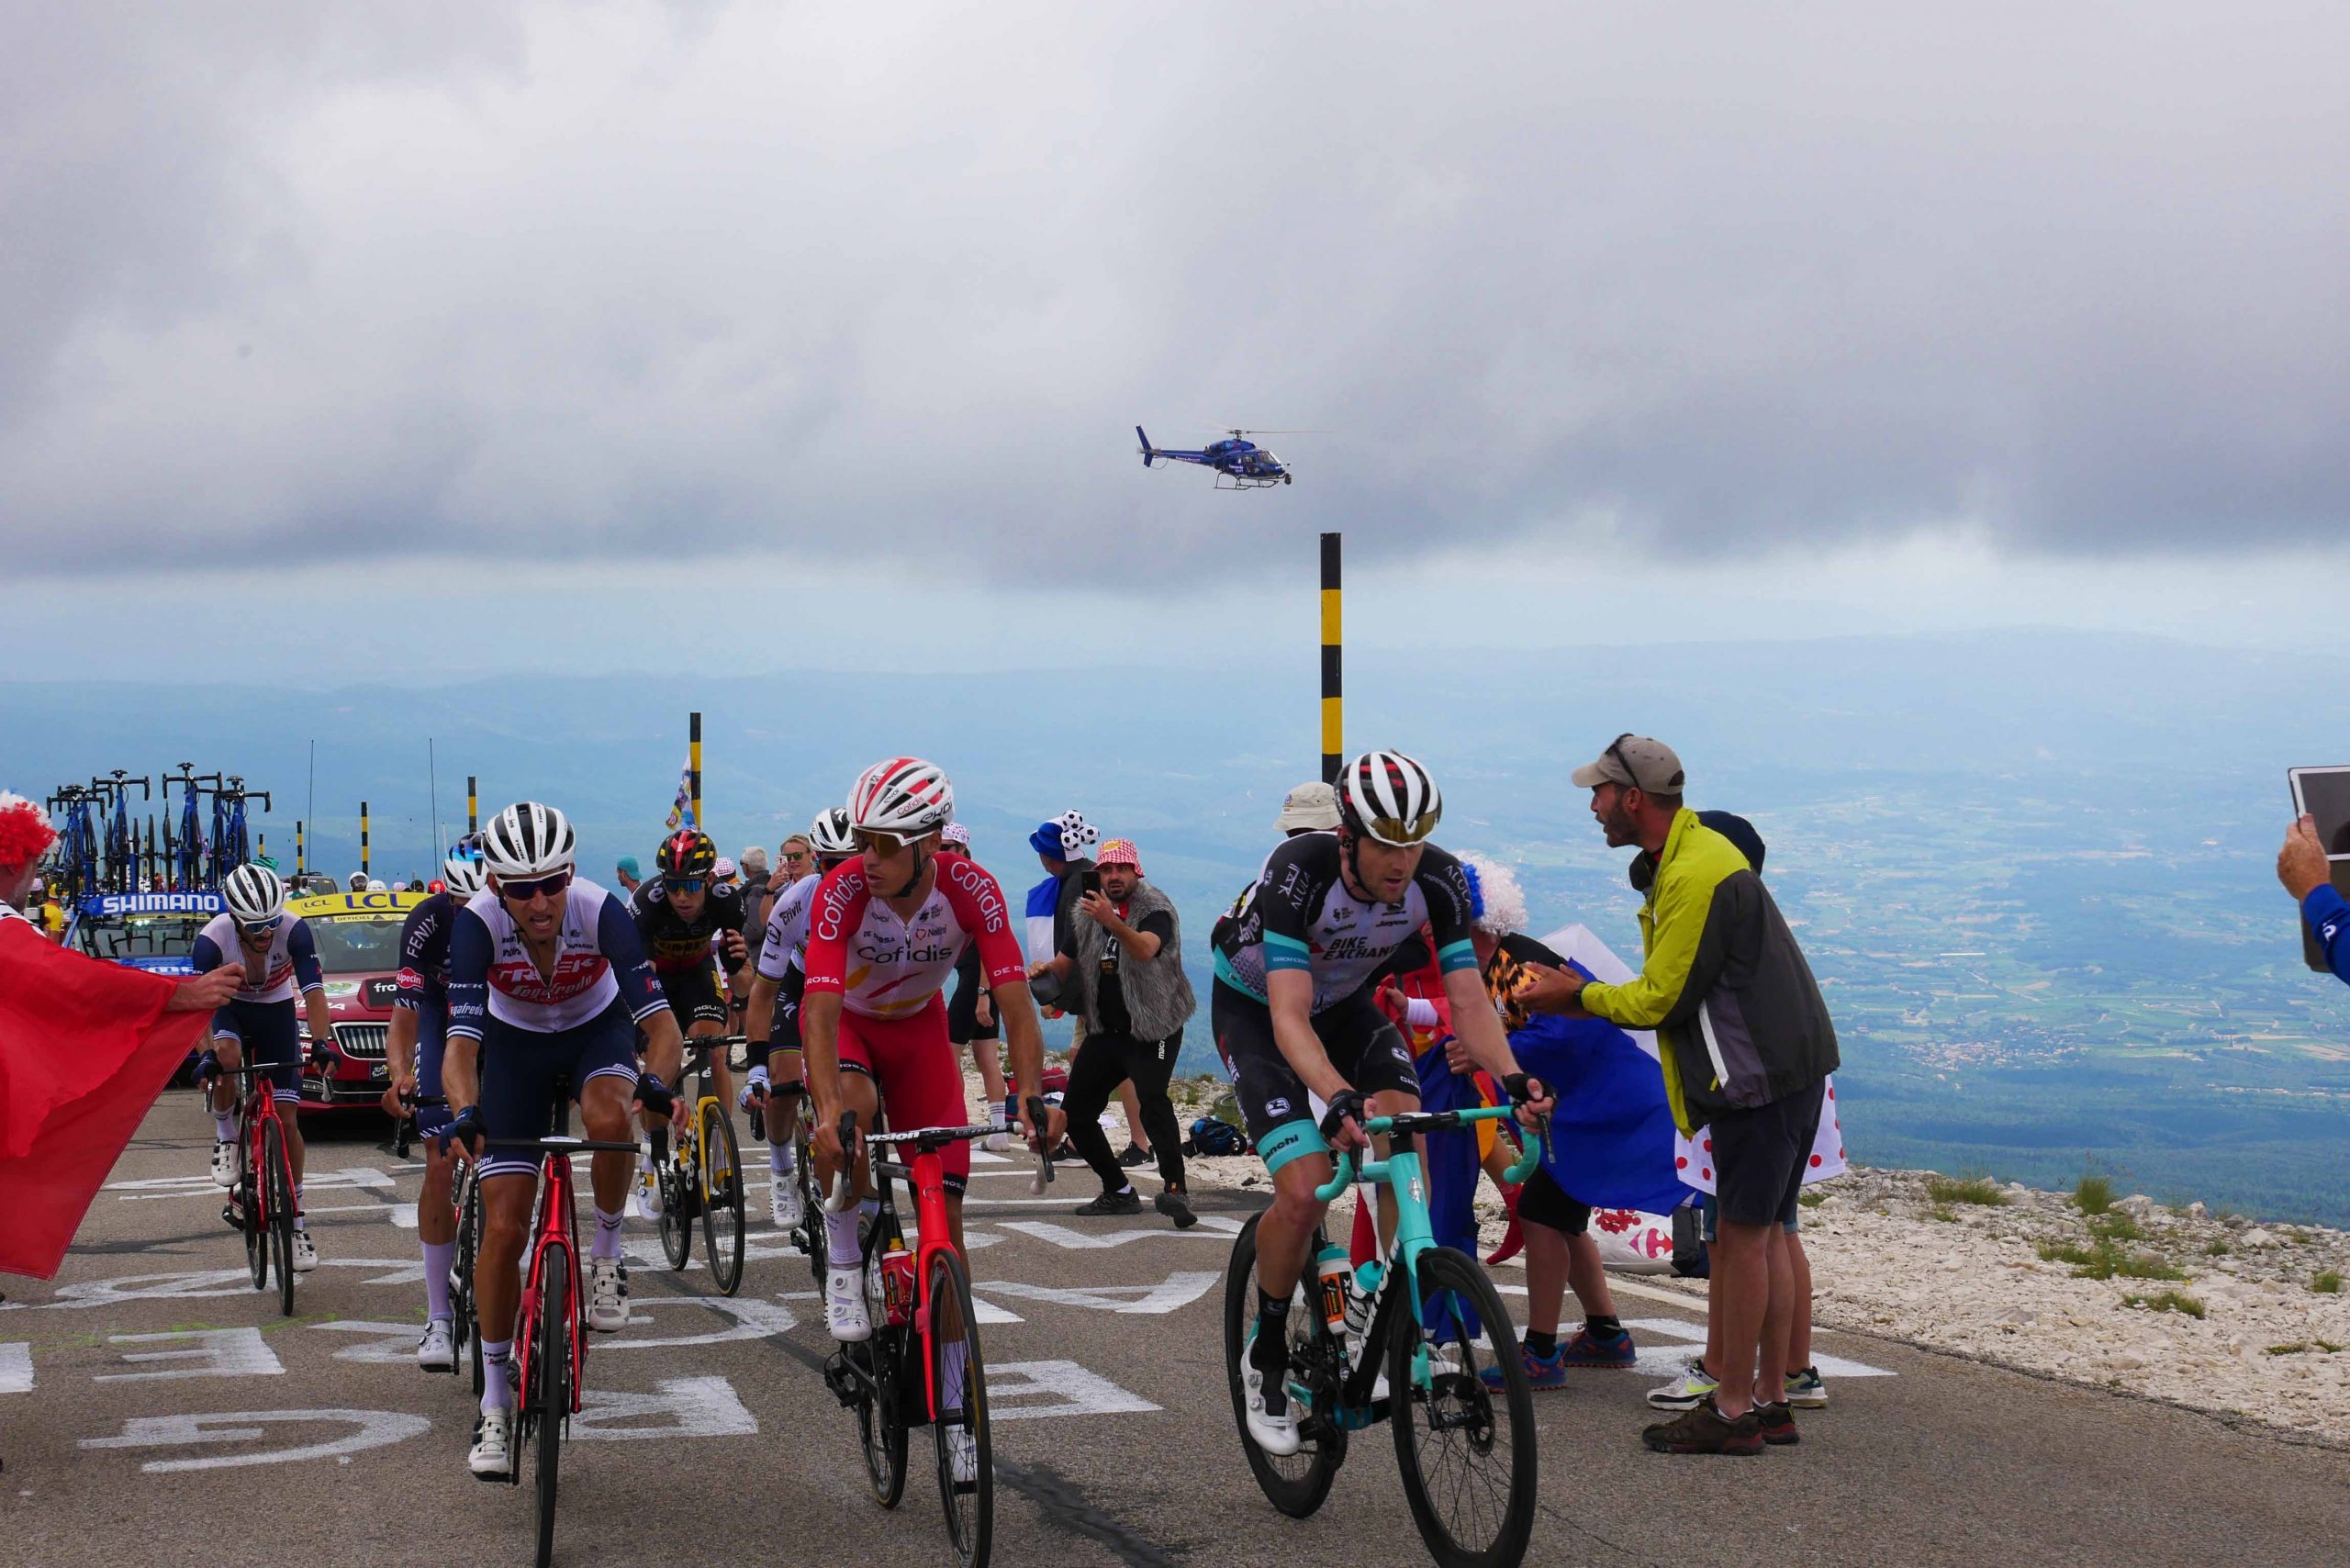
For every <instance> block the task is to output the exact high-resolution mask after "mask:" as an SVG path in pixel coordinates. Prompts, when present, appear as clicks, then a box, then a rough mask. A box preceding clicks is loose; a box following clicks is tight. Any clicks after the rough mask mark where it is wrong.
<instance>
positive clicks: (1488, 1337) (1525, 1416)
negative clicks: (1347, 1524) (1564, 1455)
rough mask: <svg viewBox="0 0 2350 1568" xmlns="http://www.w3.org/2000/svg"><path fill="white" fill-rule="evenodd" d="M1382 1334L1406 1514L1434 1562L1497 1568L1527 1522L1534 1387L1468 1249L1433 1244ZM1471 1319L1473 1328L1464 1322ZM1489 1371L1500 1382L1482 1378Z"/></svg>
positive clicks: (1530, 1522) (1521, 1553) (1523, 1535)
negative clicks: (1412, 1289) (1410, 1292)
mask: <svg viewBox="0 0 2350 1568" xmlns="http://www.w3.org/2000/svg"><path fill="white" fill-rule="evenodd" d="M1413 1273H1414V1276H1415V1280H1416V1285H1417V1289H1418V1293H1419V1302H1420V1314H1419V1319H1418V1321H1417V1322H1414V1321H1413V1320H1412V1319H1411V1318H1410V1317H1409V1316H1405V1314H1404V1311H1403V1310H1401V1309H1402V1307H1403V1306H1404V1303H1402V1302H1398V1303H1397V1304H1396V1305H1397V1307H1398V1311H1397V1312H1396V1314H1395V1319H1394V1322H1393V1325H1392V1330H1391V1332H1390V1333H1389V1334H1388V1337H1387V1384H1388V1387H1389V1389H1390V1390H1391V1391H1392V1393H1391V1397H1390V1402H1389V1410H1390V1413H1389V1417H1388V1419H1389V1422H1390V1424H1391V1425H1392V1426H1393V1428H1394V1429H1395V1462H1396V1465H1397V1467H1398V1468H1399V1469H1401V1470H1402V1471H1403V1473H1404V1498H1405V1499H1406V1500H1407V1501H1408V1502H1409V1503H1410V1504H1411V1506H1412V1522H1413V1523H1414V1524H1416V1525H1417V1526H1418V1527H1419V1530H1420V1539H1421V1540H1424V1541H1426V1542H1427V1548H1428V1551H1429V1552H1430V1553H1431V1554H1432V1555H1433V1556H1434V1557H1435V1558H1436V1560H1437V1562H1438V1563H1439V1564H1441V1565H1442V1568H1503V1565H1504V1564H1516V1562H1519V1561H1520V1560H1521V1559H1523V1558H1524V1557H1525V1555H1526V1545H1527V1540H1528V1539H1529V1538H1530V1537H1531V1536H1532V1534H1533V1532H1534V1468H1535V1466H1534V1460H1535V1455H1534V1394H1533V1391H1532V1390H1531V1389H1530V1388H1529V1387H1527V1382H1526V1365H1525V1362H1524V1361H1522V1360H1520V1358H1519V1356H1518V1352H1517V1336H1516V1334H1515V1333H1514V1332H1513V1331H1512V1330H1511V1328H1510V1322H1509V1314H1508V1312H1507V1311H1506V1310H1505V1308H1504V1307H1503V1305H1502V1298H1501V1296H1500V1294H1498V1293H1496V1292H1495V1291H1494V1285H1493V1282H1492V1281H1491V1280H1488V1279H1487V1278H1486V1277H1485V1271H1484V1270H1483V1269H1482V1268H1480V1267H1478V1265H1477V1260H1475V1259H1473V1258H1472V1257H1470V1256H1468V1255H1467V1254H1466V1253H1463V1252H1458V1251H1455V1250H1453V1249H1451V1248H1449V1247H1432V1248H1430V1249H1427V1251H1425V1252H1423V1253H1421V1254H1420V1256H1419V1260H1418V1261H1417V1262H1416V1264H1415V1265H1414V1266H1413ZM1472 1328H1473V1332H1472ZM1488 1372H1492V1373H1493V1374H1494V1376H1495V1377H1497V1378H1498V1380H1499V1381H1500V1383H1501V1387H1500V1388H1498V1389H1494V1388H1489V1387H1488V1386H1486V1382H1485V1375H1486V1373H1488Z"/></svg>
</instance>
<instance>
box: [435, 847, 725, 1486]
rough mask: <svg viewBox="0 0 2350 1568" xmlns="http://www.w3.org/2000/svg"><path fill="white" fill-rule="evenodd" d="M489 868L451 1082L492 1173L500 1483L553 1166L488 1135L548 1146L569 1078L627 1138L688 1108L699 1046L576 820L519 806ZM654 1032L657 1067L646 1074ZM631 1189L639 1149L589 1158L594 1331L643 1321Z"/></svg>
mask: <svg viewBox="0 0 2350 1568" xmlns="http://www.w3.org/2000/svg"><path fill="white" fill-rule="evenodd" d="M482 861H483V867H484V869H486V870H487V872H488V874H489V886H488V887H487V888H486V889H485V890H482V891H481V892H478V893H476V894H475V895H474V896H473V897H472V898H471V899H469V900H467V901H466V903H465V906H464V909H462V910H460V911H459V912H458V913H457V917H456V921H455V924H453V926H452V927H451V930H450V933H449V1029H448V1035H449V1043H448V1052H447V1055H446V1056H445V1058H443V1059H442V1065H441V1077H442V1083H443V1084H444V1085H445V1086H446V1088H447V1090H448V1097H449V1102H450V1103H451V1104H452V1105H453V1106H455V1107H456V1108H457V1109H456V1114H455V1116H454V1117H453V1119H452V1120H451V1122H450V1124H449V1126H448V1127H447V1128H446V1129H445V1130H444V1131H443V1133H442V1137H450V1138H454V1139H457V1140H459V1141H462V1142H463V1143H464V1145H465V1146H466V1148H468V1149H469V1150H471V1151H472V1153H473V1156H474V1159H475V1160H476V1170H479V1171H480V1172H481V1199H482V1234H481V1240H480V1249H479V1252H478V1254H477V1255H476V1259H475V1262H474V1296H475V1305H476V1312H477V1314H478V1316H479V1317H480V1322H481V1350H482V1362H483V1372H484V1376H483V1379H482V1395H481V1409H482V1413H481V1417H480V1418H479V1419H478V1420H476V1422H475V1424H474V1441H473V1449H472V1450H471V1452H469V1453H468V1454H467V1455H466V1458H465V1467H466V1468H467V1469H468V1470H470V1471H471V1472H472V1473H474V1474H476V1475H477V1476H479V1477H481V1478H482V1479H484V1480H489V1481H495V1480H503V1479H505V1477H506V1476H507V1474H508V1473H509V1470H510V1469H511V1467H512V1464H513V1438H514V1386H513V1384H512V1383H511V1382H509V1378H510V1377H511V1375H512V1359H513V1350H514V1307H515V1302H516V1299H517V1297H518V1296H519V1295H520V1282H519V1280H518V1279H517V1277H516V1269H517V1266H518V1265H519V1264H520V1260H521V1257H522V1248H523V1243H524V1240H525V1234H524V1233H525V1232H526V1231H528V1229H529V1228H530V1222H531V1207H532V1198H533V1196H534V1194H535V1192H536V1189H537V1186H538V1181H537V1177H538V1162H537V1160H536V1159H534V1158H533V1157H532V1156H530V1155H527V1154H524V1153H521V1152H520V1151H519V1150H513V1149H500V1150H498V1151H496V1152H494V1153H491V1154H490V1155H489V1157H488V1158H487V1159H484V1158H483V1149H482V1143H481V1140H482V1139H483V1138H484V1137H498V1138H535V1137H543V1136H545V1134H546V1132H547V1129H548V1126H549V1125H550V1116H549V1113H550V1111H551V1109H552V1103H553V1100H554V1083H555V1081H556V1080H558V1079H564V1080H567V1081H569V1083H570V1085H571V1090H572V1093H573V1095H574V1096H575V1097H576V1099H577V1101H578V1103H579V1121H580V1125H581V1126H582V1127H583V1128H584V1129H585V1130H586V1134H587V1136H588V1137H589V1138H591V1139H599V1140H603V1139H609V1140H612V1141H624V1140H627V1139H629V1138H630V1137H631V1133H630V1130H629V1117H630V1103H631V1101H632V1100H633V1101H634V1102H635V1103H637V1104H640V1105H642V1106H643V1107H644V1109H645V1111H646V1112H647V1113H648V1114H654V1115H659V1114H664V1113H669V1114H676V1113H677V1112H679V1111H682V1109H683V1107H682V1105H681V1104H679V1103H678V1102H677V1097H676V1096H675V1095H674V1094H673V1093H672V1092H671V1091H670V1087H669V1086H670V1085H671V1084H673V1083H675V1082H676V1081H677V1070H678V1065H679V1060H680V1058H681V1057H682V1056H683V1054H684V1053H683V1045H684V1042H683V1039H682V1037H681V1036H679V1034H678V1033H677V1018H676V1016H675V1015H674V1014H672V1013H671V1012H670V1011H669V1005H668V1003H667V1002H665V1001H663V1000H662V996H661V991H660V988H659V986H658V985H657V984H655V980H654V978H653V966H652V964H651V963H650V962H648V961H647V960H646V958H645V956H644V945H643V941H642V940H641V939H640V938H639V937H638V935H637V934H636V924H635V922H633V921H632V920H631V919H630V918H629V915H628V907H627V905H625V904H624V903H622V902H621V901H620V900H619V899H617V898H615V897H613V896H612V895H611V894H610V893H609V892H607V891H606V890H604V889H603V888H601V887H599V886H598V885H597V884H596V883H594V882H590V881H588V880H587V879H585V878H582V877H579V876H576V874H575V868H576V865H577V861H578V856H577V839H576V835H575V834H573V833H572V830H571V823H569V822H568V821H566V820H565V817H564V814H563V813H562V812H559V811H556V810H555V809H554V807H552V806H545V805H541V804H539V803H538V802H537V801H520V802H519V803H517V804H515V805H511V806H509V807H507V808H506V809H505V810H504V811H503V812H499V813H498V815H497V816H496V817H495V818H493V819H492V820H491V822H490V823H489V826H488V827H487V828H486V829H485V830H483V833H482ZM639 1029H642V1030H643V1032H644V1036H645V1038H646V1040H647V1041H648V1042H649V1047H648V1051H647V1055H648V1057H649V1059H650V1063H651V1065H650V1069H649V1070H647V1071H645V1072H644V1073H643V1075H642V1076H640V1075H639V1074H638V1072H637V1069H636V1032H637V1030H639ZM628 1178H629V1159H628V1156H627V1155H626V1154H624V1153H599V1154H598V1155H596V1156H595V1157H594V1159H593V1160H592V1161H591V1163H590V1167H589V1183H590V1185H591V1186H592V1187H593V1188H594V1190H595V1204H596V1239H595V1242H594V1244H593V1245H592V1246H591V1247H590V1249H589V1252H588V1257H589V1271H588V1327H590V1328H593V1329H597V1330H599V1331H600V1332H603V1333H614V1332H617V1331H618V1330H620V1329H621V1328H624V1327H627V1326H628V1316H629V1314H628V1273H627V1271H626V1270H624V1269H623V1268H622V1267H621V1206H622V1205H623V1204H626V1203H627V1201H628Z"/></svg>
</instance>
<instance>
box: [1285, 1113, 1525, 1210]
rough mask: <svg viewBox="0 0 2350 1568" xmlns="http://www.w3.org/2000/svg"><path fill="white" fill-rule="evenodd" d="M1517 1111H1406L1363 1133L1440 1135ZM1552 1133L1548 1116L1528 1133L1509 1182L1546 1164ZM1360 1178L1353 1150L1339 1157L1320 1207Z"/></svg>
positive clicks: (1319, 1193) (1377, 1119)
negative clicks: (1546, 1145) (1545, 1152)
mask: <svg viewBox="0 0 2350 1568" xmlns="http://www.w3.org/2000/svg"><path fill="white" fill-rule="evenodd" d="M1515 1112H1516V1107H1515V1106H1511V1105H1481V1106H1478V1107H1477V1108H1476V1109H1474V1110H1469V1111H1406V1112H1404V1113H1403V1114H1400V1115H1393V1116H1373V1117H1371V1120H1369V1121H1367V1122H1365V1123H1364V1124H1363V1125H1362V1130H1363V1131H1365V1132H1367V1133H1373V1134H1377V1133H1388V1132H1407V1133H1410V1132H1437V1131H1441V1130H1444V1129H1447V1128H1458V1127H1463V1126H1471V1125H1472V1124H1474V1123H1477V1122H1498V1121H1501V1120H1503V1119H1504V1118H1505V1117H1507V1116H1509V1115H1511V1114H1515ZM1549 1136H1550V1118H1549V1117H1548V1116H1539V1117H1537V1118H1536V1119H1535V1125H1534V1126H1532V1127H1530V1128H1528V1129H1527V1133H1526V1153H1525V1155H1524V1157H1523V1158H1521V1159H1519V1160H1518V1162H1517V1163H1516V1165H1513V1166H1511V1167H1510V1168H1509V1169H1508V1170H1505V1171H1504V1172H1503V1175H1504V1176H1505V1178H1506V1179H1507V1180H1509V1181H1511V1182H1523V1181H1525V1180H1526V1179H1527V1177H1528V1176H1531V1175H1533V1174H1534V1168H1535V1167H1536V1166H1538V1165H1539V1164H1540V1163H1542V1145H1543V1141H1544V1140H1545V1139H1546V1138H1547V1137H1549ZM1360 1175H1361V1172H1360V1170H1359V1169H1358V1168H1357V1165H1356V1161H1355V1157H1354V1154H1353V1152H1352V1151H1351V1150H1349V1151H1348V1152H1347V1153H1344V1154H1341V1155H1339V1156H1338V1169H1337V1173H1336V1174H1335V1175H1333V1176H1332V1177H1331V1178H1330V1180H1328V1181H1327V1182H1323V1183H1322V1184H1321V1185H1320V1186H1318V1187H1316V1188H1315V1189H1314V1196H1315V1200H1316V1201H1317V1202H1320V1203H1325V1204H1326V1203H1331V1202H1334V1201H1335V1200H1336V1199H1337V1196H1338V1195H1339V1194H1340V1193H1344V1192H1345V1191H1346V1190H1347V1189H1348V1187H1351V1186H1352V1185H1354V1183H1355V1182H1356V1181H1357V1180H1358V1179H1359V1178H1360Z"/></svg>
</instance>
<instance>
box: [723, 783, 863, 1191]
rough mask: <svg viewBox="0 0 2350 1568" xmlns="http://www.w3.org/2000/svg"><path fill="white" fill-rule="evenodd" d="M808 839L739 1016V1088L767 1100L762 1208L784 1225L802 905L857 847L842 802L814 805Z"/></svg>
mask: <svg viewBox="0 0 2350 1568" xmlns="http://www.w3.org/2000/svg"><path fill="white" fill-rule="evenodd" d="M807 841H808V844H809V846H810V848H811V849H812V850H813V851H814V854H815V859H816V865H817V874H816V875H815V876H812V877H802V878H800V879H799V880H798V881H795V882H793V883H791V884H789V886H787V887H786V888H785V889H784V890H783V891H781V892H779V893H778V894H777V895H776V898H775V907H774V908H773V909H772V910H770V911H768V912H767V933H766V936H765V938H764V939H763V940H762V941H761V942H760V944H759V956H758V958H757V960H756V962H755V965H754V966H753V973H752V979H751V999H750V1008H749V1011H748V1012H747V1013H746V1014H745V1015H744V1024H743V1031H744V1035H745V1036H747V1037H748V1038H749V1040H750V1047H749V1049H750V1056H751V1063H752V1066H751V1081H750V1084H749V1086H748V1087H747V1088H746V1089H745V1090H744V1097H745V1103H748V1101H749V1100H750V1099H753V1098H755V1099H757V1100H759V1101H761V1102H762V1103H764V1104H765V1105H766V1107H767V1111H766V1115H767V1170H768V1172H769V1173H770V1175H771V1176H772V1177H773V1179H774V1180H773V1183H772V1185H771V1186H770V1187H769V1189H768V1193H767V1215H768V1217H769V1218H770V1219H772V1220H773V1221H774V1222H775V1226H776V1228H777V1229H778V1230H789V1229H790V1228H791V1227H792V1226H796V1225H798V1224H799V1223H800V1221H801V1220H802V1219H803V1218H805V1217H806V1216H805V1215H802V1214H801V1213H800V1183H799V1182H795V1181H793V1180H792V1177H793V1176H794V1174H795V1173H796V1172H797V1171H798V1170H799V1166H798V1164H797V1161H798V1159H799V1155H798V1152H797V1151H796V1150H795V1149H794V1148H792V1134H793V1133H794V1131H795V1130H796V1129H797V1128H798V1127H799V1125H800V1096H801V1094H802V1093H803V1092H804V1087H805V1086H804V1082H803V1074H802V1070H801V1068H800V995H801V992H802V991H803V990H804V988H805V986H806V984H807V979H808V975H807V968H806V965H805V964H804V963H803V962H802V959H803V958H804V956H805V955H806V953H807V951H808V916H809V912H810V911H811V909H812V908H813V906H814V904H815V902H816V890H817V888H818V887H820V886H821V885H822V882H823V879H824V873H826V872H829V871H831V870H832V869H833V868H834V867H835V866H838V865H841V864H842V863H843V862H845V861H847V860H850V859H853V858H854V857H856V838H855V837H854V836H853V835H852V834H850V832H849V825H848V808H847V807H845V806H834V807H833V808H832V809H831V810H830V811H827V812H818V813H817V816H816V820H815V822H814V823H812V824H811V826H810V828H809V830H808V834H807ZM787 842H788V841H787Z"/></svg>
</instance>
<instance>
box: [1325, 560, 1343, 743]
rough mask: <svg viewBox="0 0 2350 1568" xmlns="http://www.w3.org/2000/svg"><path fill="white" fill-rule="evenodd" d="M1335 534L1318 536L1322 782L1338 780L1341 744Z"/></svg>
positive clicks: (1341, 720) (1341, 713)
mask: <svg viewBox="0 0 2350 1568" xmlns="http://www.w3.org/2000/svg"><path fill="white" fill-rule="evenodd" d="M1340 641H1341V639H1340V637H1339V634H1338V536H1337V534H1335V533H1326V534H1324V535H1323V536H1322V781H1323V782H1324V783H1326V784H1335V783H1337V781H1338V768H1339V766H1340V764H1341V763H1342V762H1343V761H1344V760H1345V759H1344V758H1343V757H1342V756H1340V751H1341V748H1342V747H1343V746H1344V745H1345V744H1346V743H1345V739H1344V735H1345V730H1346V723H1345V704H1344V703H1343V702H1342V701H1341V700H1339V681H1338V662H1339V657H1340V652H1339V643H1340Z"/></svg>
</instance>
